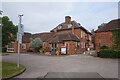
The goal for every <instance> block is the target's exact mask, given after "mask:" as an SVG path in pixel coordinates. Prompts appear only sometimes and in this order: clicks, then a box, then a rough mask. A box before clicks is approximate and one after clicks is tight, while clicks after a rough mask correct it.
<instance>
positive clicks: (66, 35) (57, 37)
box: [47, 32, 80, 43]
mask: <svg viewBox="0 0 120 80" xmlns="http://www.w3.org/2000/svg"><path fill="white" fill-rule="evenodd" d="M47 41H48V42H50V43H58V42H63V41H78V42H79V41H80V40H79V38H78V37H77V36H76V35H74V34H72V33H70V32H56V33H55V34H54V35H53V36H52V37H51V38H50V39H48V40H47Z"/></svg>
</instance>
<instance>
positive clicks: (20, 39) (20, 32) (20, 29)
mask: <svg viewBox="0 0 120 80" xmlns="http://www.w3.org/2000/svg"><path fill="white" fill-rule="evenodd" d="M22 16H23V14H21V15H19V25H18V33H17V41H18V60H17V67H18V68H19V66H20V43H22V35H23V33H24V31H23V29H22V28H23V26H22V24H21V21H22Z"/></svg>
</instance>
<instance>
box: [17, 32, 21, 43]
mask: <svg viewBox="0 0 120 80" xmlns="http://www.w3.org/2000/svg"><path fill="white" fill-rule="evenodd" d="M17 41H19V43H22V34H19V33H17Z"/></svg>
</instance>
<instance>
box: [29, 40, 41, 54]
mask: <svg viewBox="0 0 120 80" xmlns="http://www.w3.org/2000/svg"><path fill="white" fill-rule="evenodd" d="M29 48H32V49H34V50H35V51H37V52H38V51H39V49H40V48H42V40H41V39H40V38H35V39H33V40H31V42H30V46H29Z"/></svg>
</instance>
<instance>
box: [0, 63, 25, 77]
mask: <svg viewBox="0 0 120 80" xmlns="http://www.w3.org/2000/svg"><path fill="white" fill-rule="evenodd" d="M0 64H2V78H3V79H4V78H9V77H12V76H14V75H16V74H18V73H21V72H22V71H23V70H24V69H25V67H24V66H22V65H20V67H19V68H18V67H17V64H15V63H9V62H2V63H0Z"/></svg>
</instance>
